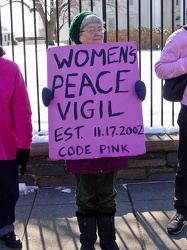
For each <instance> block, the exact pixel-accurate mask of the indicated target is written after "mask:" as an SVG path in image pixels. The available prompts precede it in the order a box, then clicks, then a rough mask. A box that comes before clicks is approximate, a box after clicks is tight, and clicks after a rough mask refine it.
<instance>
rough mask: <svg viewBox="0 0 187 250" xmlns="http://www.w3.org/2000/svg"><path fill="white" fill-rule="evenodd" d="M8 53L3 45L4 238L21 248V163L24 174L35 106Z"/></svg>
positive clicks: (0, 163)
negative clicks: (17, 219)
mask: <svg viewBox="0 0 187 250" xmlns="http://www.w3.org/2000/svg"><path fill="white" fill-rule="evenodd" d="M4 55H5V52H4V50H3V48H2V47H1V46H0V68H1V71H0V117H1V119H0V171H1V173H0V240H2V241H4V242H5V244H6V245H7V247H9V248H19V249H20V248H21V246H22V243H21V240H20V239H19V237H18V236H17V235H16V234H15V232H14V222H15V206H16V203H17V200H18V198H19V182H18V167H19V166H21V175H24V173H25V172H26V164H27V161H28V159H29V153H30V148H31V141H32V123H31V107H30V102H29V97H28V93H27V89H26V84H25V82H24V79H23V76H22V74H21V71H20V69H19V67H18V65H17V64H16V63H15V62H13V61H11V60H8V59H7V58H5V57H4Z"/></svg>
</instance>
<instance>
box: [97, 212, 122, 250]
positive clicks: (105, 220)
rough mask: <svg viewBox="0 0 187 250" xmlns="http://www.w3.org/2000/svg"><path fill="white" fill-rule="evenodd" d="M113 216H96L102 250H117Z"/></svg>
mask: <svg viewBox="0 0 187 250" xmlns="http://www.w3.org/2000/svg"><path fill="white" fill-rule="evenodd" d="M114 214H115V211H114V212H113V213H112V214H99V215H97V226H98V235H99V238H100V247H101V249H102V250H119V247H118V245H117V243H116V231H115V226H114Z"/></svg>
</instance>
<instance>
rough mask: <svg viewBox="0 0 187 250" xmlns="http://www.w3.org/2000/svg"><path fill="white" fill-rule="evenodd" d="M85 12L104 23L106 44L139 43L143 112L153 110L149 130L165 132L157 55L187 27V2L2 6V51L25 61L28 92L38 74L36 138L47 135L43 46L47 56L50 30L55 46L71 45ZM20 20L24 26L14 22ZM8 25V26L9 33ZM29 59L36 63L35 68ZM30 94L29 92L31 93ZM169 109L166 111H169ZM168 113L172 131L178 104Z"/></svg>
mask: <svg viewBox="0 0 187 250" xmlns="http://www.w3.org/2000/svg"><path fill="white" fill-rule="evenodd" d="M39 8H42V10H40V9H39ZM84 10H91V11H94V12H96V13H97V14H99V15H100V16H101V17H102V18H103V20H104V21H105V24H106V30H107V32H106V34H105V42H111V41H112V42H118V41H131V40H135V41H136V42H137V47H138V58H139V72H140V78H141V79H142V80H143V81H145V82H146V85H147V88H148V93H147V97H146V102H145V104H143V110H144V106H146V108H147V106H149V122H148V123H147V124H146V126H149V127H154V126H155V125H156V126H164V109H165V105H166V103H165V101H164V100H163V98H162V85H163V82H162V81H161V80H159V79H156V77H155V73H154V63H155V60H156V59H155V52H157V53H156V55H157V58H158V53H160V51H161V50H162V48H163V46H164V44H165V41H166V39H167V37H168V36H169V35H170V34H171V33H172V32H173V31H174V30H175V29H177V28H179V26H180V25H183V24H185V22H186V15H187V14H186V13H187V10H186V0H181V1H176V0H131V1H130V0H126V1H125V0H86V1H85V0H84V1H81V0H67V1H65V0H53V1H49V0H44V1H39V0H33V1H29V0H20V2H18V1H14V0H10V1H7V0H1V3H0V30H1V32H0V43H1V44H3V45H4V49H5V51H7V50H8V51H9V56H10V57H11V58H12V59H13V60H14V61H16V62H18V61H19V63H20V58H21V69H22V71H23V75H24V77H25V81H26V83H27V86H28V85H29V84H30V82H32V81H33V80H30V78H32V77H33V71H34V75H35V77H34V82H35V85H34V86H32V89H33V88H35V94H34V96H35V100H36V103H35V104H34V105H35V107H34V108H35V110H36V112H37V128H36V130H37V131H38V133H41V132H42V130H43V128H42V125H41V124H42V123H41V119H42V114H41V113H42V112H43V111H42V105H43V104H42V101H41V89H42V88H43V86H45V85H46V81H47V79H46V78H45V77H43V79H41V73H43V71H42V69H41V64H42V63H43V64H46V57H45V56H43V59H42V58H39V51H40V49H41V48H40V45H41V43H42V41H43V48H45V52H46V50H47V49H48V47H49V46H51V30H53V32H52V33H53V34H52V35H53V39H54V40H53V41H54V44H55V46H60V45H61V44H62V43H66V44H71V42H70V40H69V38H68V32H67V31H68V27H69V24H70V22H71V20H72V18H73V17H74V15H75V14H77V13H78V12H80V11H84ZM49 15H50V16H49ZM18 17H19V21H20V22H17V20H16V19H18ZM28 19H30V20H32V21H31V24H30V25H28V24H27V21H28ZM20 24H21V25H20ZM53 24H54V28H53V29H52V28H51V27H52V25H53ZM6 25H8V30H7V29H6ZM28 30H31V31H30V34H28ZM18 33H19V34H18ZM28 44H32V46H30V47H29V45H28ZM20 45H21V46H20ZM18 47H19V48H20V49H18ZM17 50H18V51H19V52H17ZM31 50H32V52H31ZM29 51H30V52H29ZM145 51H147V53H148V55H149V57H148V58H149V62H146V67H145V60H144V59H143V55H144V53H145ZM28 54H29V55H30V54H31V55H32V57H33V58H34V61H32V64H31V61H30V58H29V56H28ZM43 55H44V54H43ZM18 59H19V60H18ZM143 68H144V69H143ZM145 68H146V69H147V70H146V71H148V72H149V76H148V77H147V76H146V77H145V74H146V73H145V72H146V71H145ZM31 70H32V72H31ZM46 75H47V73H46ZM158 82H160V85H159V83H158ZM155 85H157V86H159V87H158V90H159V93H160V98H159V100H158V101H159V121H158V120H157V121H155V116H154V115H155V106H157V105H155V103H154V94H155V91H154V86H155ZM30 88H31V87H29V86H28V91H30ZM166 109H168V108H167V107H166ZM169 109H170V112H171V121H170V125H171V126H175V125H176V118H175V113H176V112H177V109H178V108H176V104H174V103H171V104H170V106H169ZM45 112H46V111H45ZM156 112H158V111H156ZM146 115H147V114H146Z"/></svg>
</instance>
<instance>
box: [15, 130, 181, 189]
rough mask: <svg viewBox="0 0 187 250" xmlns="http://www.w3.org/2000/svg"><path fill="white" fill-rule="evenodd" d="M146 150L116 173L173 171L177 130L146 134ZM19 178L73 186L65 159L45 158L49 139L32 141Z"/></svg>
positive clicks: (137, 175) (142, 175)
mask: <svg viewBox="0 0 187 250" xmlns="http://www.w3.org/2000/svg"><path fill="white" fill-rule="evenodd" d="M145 141H146V154H144V155H139V156H133V157H129V167H128V168H127V169H125V170H121V171H119V172H118V174H117V178H118V179H124V180H145V181H146V180H149V178H150V177H151V176H152V175H155V174H166V173H174V172H175V169H176V167H177V146H178V134H172V135H146V136H145ZM19 181H20V182H24V183H26V184H27V185H30V186H39V187H44V186H72V185H75V178H74V175H73V174H70V173H67V172H66V171H65V164H64V161H52V160H50V159H49V158H48V143H36V144H33V145H32V151H31V154H30V159H29V162H28V166H27V173H26V174H25V175H24V176H19Z"/></svg>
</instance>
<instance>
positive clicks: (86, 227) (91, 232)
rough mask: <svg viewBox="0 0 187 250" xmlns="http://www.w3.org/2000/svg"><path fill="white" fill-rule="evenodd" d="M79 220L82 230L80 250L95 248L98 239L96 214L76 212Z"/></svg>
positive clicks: (93, 249) (92, 249)
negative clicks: (87, 214) (86, 214)
mask: <svg viewBox="0 0 187 250" xmlns="http://www.w3.org/2000/svg"><path fill="white" fill-rule="evenodd" d="M76 216H77V221H78V225H79V230H80V233H81V234H80V243H81V248H80V250H95V248H94V244H95V242H96V239H97V235H96V216H95V215H89V216H85V215H83V214H82V213H80V212H76Z"/></svg>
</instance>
